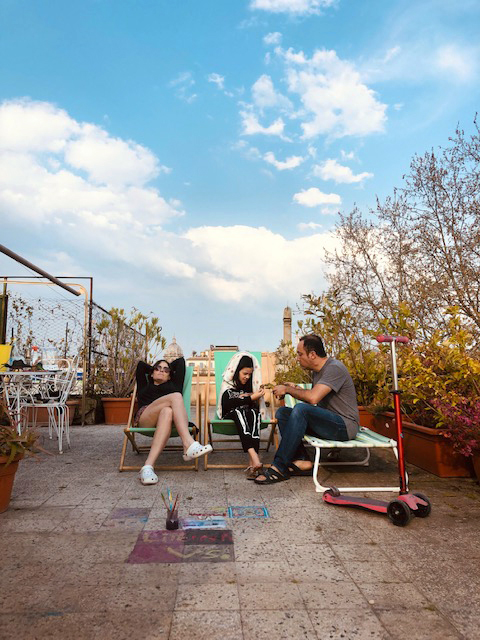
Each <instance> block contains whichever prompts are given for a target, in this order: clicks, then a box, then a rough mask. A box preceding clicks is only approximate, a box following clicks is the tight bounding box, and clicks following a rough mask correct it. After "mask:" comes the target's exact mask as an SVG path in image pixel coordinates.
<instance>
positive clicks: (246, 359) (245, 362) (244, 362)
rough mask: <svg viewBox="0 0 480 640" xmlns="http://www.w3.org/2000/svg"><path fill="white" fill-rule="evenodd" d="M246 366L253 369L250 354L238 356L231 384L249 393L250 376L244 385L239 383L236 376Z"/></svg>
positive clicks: (251, 389)
mask: <svg viewBox="0 0 480 640" xmlns="http://www.w3.org/2000/svg"><path fill="white" fill-rule="evenodd" d="M247 368H248V369H253V360H252V358H251V357H250V356H242V357H241V358H240V362H239V363H238V365H237V368H236V369H235V373H234V374H233V384H234V385H235V387H239V388H242V389H245V390H246V391H247V392H249V393H251V392H252V391H253V387H252V378H250V380H249V381H248V382H247V384H246V385H242V384H240V380H239V377H238V375H239V373H240V371H241V370H242V369H247Z"/></svg>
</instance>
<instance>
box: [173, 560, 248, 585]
mask: <svg viewBox="0 0 480 640" xmlns="http://www.w3.org/2000/svg"><path fill="white" fill-rule="evenodd" d="M235 566H236V563H235V562H232V561H230V562H228V561H226V562H208V563H205V562H203V563H195V562H186V563H183V564H181V565H179V569H178V582H179V583H180V584H181V583H190V584H197V585H203V584H209V583H228V584H235V583H236V576H235Z"/></svg>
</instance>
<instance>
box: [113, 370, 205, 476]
mask: <svg viewBox="0 0 480 640" xmlns="http://www.w3.org/2000/svg"><path fill="white" fill-rule="evenodd" d="M193 373H194V372H193V367H187V368H186V370H185V380H184V382H183V390H182V396H183V402H184V404H185V408H186V410H187V415H188V419H189V420H190V399H191V392H192V379H193ZM196 381H197V394H196V401H195V410H196V411H195V413H196V425H194V428H193V429H192V430H191V433H192V436H193V437H194V438H195V439H197V437H198V435H199V434H200V433H201V424H200V420H201V397H200V394H199V393H198V390H199V385H198V372H197V380H196ZM136 398H137V384H136V383H135V387H134V390H133V393H132V401H131V403H130V411H129V415H128V423H127V426H126V427H125V429H124V430H123V431H124V434H125V435H124V438H123V445H122V453H121V456H120V465H119V467H118V470H119V471H140V469H141V468H142V466H143V465H126V464H125V456H126V453H127V444H128V442H130V444H131V445H132V448H133V450H134V451H135V453H144V452H146V451H150V446H148V445H139V444H138V443H137V442H136V440H135V435H136V434H137V433H138V434H141V435H145V436H150V437H152V436H153V434H154V433H155V427H151V428H140V427H136V426H134V424H133V420H134V407H135V401H136ZM170 437H171V438H175V437H178V432H177V430H176V429H175V426H173V427H172V434H171V436H170ZM171 451H178V452H180V453H182V452H183V446H182V445H181V444H180V445H177V444H174V445H169V444H167V445H166V446H165V448H164V450H163V451H162V454H163V452H171ZM188 469H194V470H195V471H198V458H195V460H193V461H192V463H191V464H186V463H184V464H176V465H165V464H163V465H155V470H156V471H186V470H188Z"/></svg>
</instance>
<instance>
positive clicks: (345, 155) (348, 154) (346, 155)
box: [340, 149, 355, 160]
mask: <svg viewBox="0 0 480 640" xmlns="http://www.w3.org/2000/svg"><path fill="white" fill-rule="evenodd" d="M340 155H341V156H342V160H355V152H354V151H345V150H344V149H341V150H340Z"/></svg>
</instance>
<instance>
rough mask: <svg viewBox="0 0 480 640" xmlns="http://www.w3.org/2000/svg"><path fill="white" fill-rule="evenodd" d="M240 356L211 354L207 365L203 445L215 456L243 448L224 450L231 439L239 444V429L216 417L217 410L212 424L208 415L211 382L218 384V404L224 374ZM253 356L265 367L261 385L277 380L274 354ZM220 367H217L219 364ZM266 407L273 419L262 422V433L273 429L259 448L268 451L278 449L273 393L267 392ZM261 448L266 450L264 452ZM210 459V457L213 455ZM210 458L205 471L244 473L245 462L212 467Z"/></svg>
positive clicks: (207, 456)
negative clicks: (217, 470)
mask: <svg viewBox="0 0 480 640" xmlns="http://www.w3.org/2000/svg"><path fill="white" fill-rule="evenodd" d="M235 353H237V352H236V351H214V352H212V351H210V352H209V356H208V364H207V381H206V384H205V401H204V411H205V413H204V420H203V429H204V433H203V443H204V444H211V445H212V447H213V451H214V452H218V451H228V452H232V451H242V452H243V448H242V447H241V446H240V447H234V448H232V447H222V446H218V443H226V442H229V443H231V442H232V437H235V438H237V440H238V441H240V437H239V435H238V432H237V428H236V426H235V423H234V422H233V420H221V419H220V418H219V417H218V415H217V410H216V408H215V417H214V418H213V420H210V418H209V415H208V409H209V403H210V384H211V381H212V376H213V377H214V380H215V388H216V399H217V400H218V394H219V393H220V387H221V384H222V375H223V372H224V371H225V368H226V366H227V365H228V363H229V361H230V359H231V358H232V356H233V355H234V354H235ZM251 353H252V355H254V356H255V357H256V358H257V360H258V361H259V363H260V365H261V367H262V383H264V384H266V383H269V382H272V381H273V379H274V377H275V363H274V356H273V354H266V355H265V356H264V357H262V354H261V353H260V352H256V351H252V352H251ZM212 361H213V363H214V364H215V369H213V368H212ZM217 363H218V364H217ZM265 400H266V403H268V404H269V407H267V411H268V412H269V413H270V418H269V419H267V420H262V425H261V429H262V430H264V429H268V427H270V434H269V436H268V438H260V448H261V450H264V451H268V450H269V448H270V445H272V444H274V445H275V448H278V434H277V420H276V419H275V413H274V401H273V393H272V392H271V391H270V390H267V393H266V394H265ZM213 433H219V434H220V435H226V436H228V437H226V438H216V439H215V440H213ZM262 444H264V447H263V448H262ZM210 455H211V454H210ZM208 458H209V455H208V454H207V455H205V456H204V458H203V461H204V468H205V471H206V470H207V469H244V468H245V462H243V463H242V464H232V463H231V464H227V463H225V464H221V463H214V464H211V463H209V461H208Z"/></svg>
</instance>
